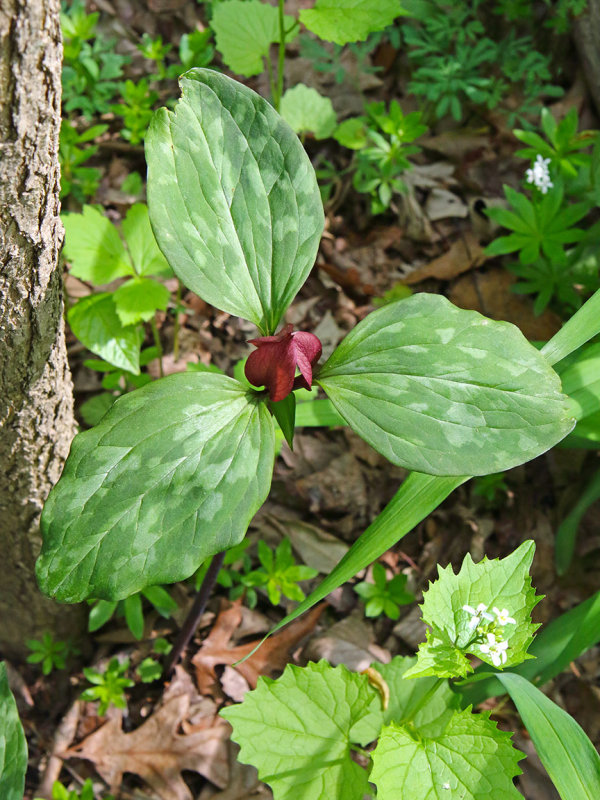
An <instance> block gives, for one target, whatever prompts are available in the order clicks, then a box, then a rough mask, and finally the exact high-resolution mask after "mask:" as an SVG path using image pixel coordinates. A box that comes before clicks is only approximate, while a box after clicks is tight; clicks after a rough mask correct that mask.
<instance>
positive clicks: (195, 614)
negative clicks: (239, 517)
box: [164, 551, 225, 678]
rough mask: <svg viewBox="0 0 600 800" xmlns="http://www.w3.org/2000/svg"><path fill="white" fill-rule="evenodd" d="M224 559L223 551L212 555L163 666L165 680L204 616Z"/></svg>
mask: <svg viewBox="0 0 600 800" xmlns="http://www.w3.org/2000/svg"><path fill="white" fill-rule="evenodd" d="M224 559H225V551H223V552H222V553H217V554H216V555H214V556H213V558H212V561H211V562H210V566H209V568H208V570H207V572H206V575H205V576H204V580H203V581H202V586H201V587H200V589H199V590H198V594H197V595H196V599H195V600H194V602H193V604H192V607H191V608H190V610H189V613H188V615H187V617H186V619H185V622H184V623H183V626H182V628H181V630H180V632H179V636H178V637H177V641H176V642H175V644H174V645H173V649H172V650H171V652H170V653H169V658H168V660H167V663H166V664H165V673H164V674H165V677H166V678H168V677H169V676H170V675H171V673H172V671H173V670H174V669H175V665H176V664H177V663H178V661H179V659H180V658H181V656H182V655H183V653H184V651H185V650H186V648H187V646H188V644H189V643H190V641H191V638H192V636H193V635H194V633H195V632H196V629H197V627H198V625H199V624H200V619H201V618H202V615H203V614H204V610H205V608H206V604H207V602H208V598H209V597H210V595H211V593H212V590H213V589H214V586H215V583H216V582H217V575H218V574H219V571H220V569H221V567H222V566H223V560H224Z"/></svg>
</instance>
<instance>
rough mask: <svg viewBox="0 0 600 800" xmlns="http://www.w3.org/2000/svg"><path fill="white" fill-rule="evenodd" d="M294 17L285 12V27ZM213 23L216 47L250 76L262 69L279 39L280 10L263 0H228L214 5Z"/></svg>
mask: <svg viewBox="0 0 600 800" xmlns="http://www.w3.org/2000/svg"><path fill="white" fill-rule="evenodd" d="M293 24H294V18H293V17H289V16H287V14H286V15H285V16H284V30H286V31H287V30H288V29H289V28H290V26H291V25H293ZM210 26H211V28H212V29H213V30H214V32H215V42H216V45H217V49H218V50H219V51H220V53H221V55H222V56H223V61H224V62H225V63H226V64H227V66H228V67H229V68H230V69H231V70H233V72H237V73H238V75H244V76H245V77H246V78H249V77H250V76H251V75H258V74H259V73H260V72H262V71H263V69H264V68H265V67H264V63H263V59H264V58H269V49H270V47H271V45H272V44H274V43H275V42H278V41H279V14H278V11H277V7H276V6H272V5H269V3H265V2H263V0H226V1H225V2H220V3H218V4H216V5H215V7H214V10H213V15H212V19H211V21H210Z"/></svg>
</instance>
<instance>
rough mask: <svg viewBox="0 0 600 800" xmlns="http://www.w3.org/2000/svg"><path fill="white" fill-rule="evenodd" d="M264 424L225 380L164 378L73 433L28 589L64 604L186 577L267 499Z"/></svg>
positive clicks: (267, 426)
mask: <svg viewBox="0 0 600 800" xmlns="http://www.w3.org/2000/svg"><path fill="white" fill-rule="evenodd" d="M273 439H274V433H273V422H272V419H271V415H270V414H269V412H268V410H267V408H266V406H265V404H264V403H261V402H258V401H257V400H256V399H255V397H254V396H253V395H251V394H248V393H247V392H246V390H245V389H244V388H243V387H242V386H241V385H240V384H239V383H238V382H237V381H235V380H233V379H232V378H228V377H226V376H224V375H215V374H211V373H205V372H199V373H182V374H177V375H170V376H169V377H167V378H163V379H161V380H159V381H156V382H154V383H151V384H148V385H146V386H144V387H143V388H142V389H138V390H136V391H135V392H132V393H131V394H128V395H125V396H123V397H121V398H120V399H119V400H117V401H116V403H115V404H114V406H113V407H112V408H111V409H110V411H109V412H108V413H107V414H106V416H105V417H104V418H103V419H102V420H101V422H100V423H99V424H98V425H97V426H96V427H95V428H92V429H91V430H89V431H86V432H84V433H80V434H78V436H76V437H75V439H74V441H73V446H72V448H71V453H70V455H69V458H68V460H67V463H66V465H65V469H64V472H63V475H62V477H61V479H60V480H59V482H58V483H57V484H56V486H55V487H54V489H53V490H52V491H51V493H50V496H49V498H48V501H47V502H46V505H45V507H44V512H43V515H42V533H43V540H44V541H43V547H42V553H41V555H40V558H39V559H38V563H37V575H38V581H39V583H40V586H41V588H42V591H44V592H45V593H46V594H48V595H50V596H52V597H55V598H56V599H58V600H61V601H63V602H77V601H79V600H82V599H84V598H86V597H101V598H104V599H106V600H119V599H121V598H124V597H128V596H129V595H131V594H133V593H134V592H137V591H140V590H142V589H144V588H145V587H147V586H153V585H155V584H162V583H172V582H174V581H179V580H183V579H185V578H188V577H189V576H190V575H191V574H192V573H193V572H195V571H196V569H197V568H198V567H199V566H200V564H202V562H203V561H204V560H205V559H206V558H208V557H210V556H212V555H214V554H215V553H217V552H219V551H221V550H225V549H227V548H229V547H232V546H233V545H235V544H237V543H238V542H239V541H241V539H242V538H243V536H244V534H245V533H246V530H247V527H248V524H249V522H250V520H251V519H252V517H253V515H254V514H255V512H256V511H257V510H258V508H260V506H261V504H262V503H263V501H264V500H265V498H266V496H267V493H268V491H269V487H270V484H271V473H272V467H273V457H274V456H273V447H274V445H273Z"/></svg>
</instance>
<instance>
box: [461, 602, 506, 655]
mask: <svg viewBox="0 0 600 800" xmlns="http://www.w3.org/2000/svg"><path fill="white" fill-rule="evenodd" d="M463 611H466V612H467V613H468V614H470V615H471V619H470V620H469V628H470V629H471V630H474V629H475V628H477V629H480V630H479V633H481V634H482V635H485V638H486V640H487V641H485V642H483V643H482V644H480V645H479V649H480V650H481V652H482V653H483V654H484V655H486V656H488V657H489V658H491V659H492V664H493V665H494V666H495V667H500V666H502V664H506V660H507V655H506V651H507V650H508V642H505V641H504V639H503V637H502V632H501V631H498V630H495V632H494V631H490V630H484V628H488V627H493V628H494V629H496V628H497V626H500V627H501V628H503V627H504V626H505V625H516V624H517V621H516V620H515V619H513V617H511V616H510V615H509V611H508V609H507V608H503V609H499V608H497V607H496V606H494V607H493V609H492V611H493V612H494V613H493V614H490V613H489V611H488V606H486V605H485V603H479V605H478V606H477V608H473V606H467V605H465V606H463ZM494 615H495V616H494ZM490 623H493V624H492V625H490Z"/></svg>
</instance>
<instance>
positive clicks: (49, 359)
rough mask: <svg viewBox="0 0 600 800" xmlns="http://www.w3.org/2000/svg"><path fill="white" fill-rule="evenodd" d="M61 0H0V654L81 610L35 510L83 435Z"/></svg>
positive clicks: (66, 625)
mask: <svg viewBox="0 0 600 800" xmlns="http://www.w3.org/2000/svg"><path fill="white" fill-rule="evenodd" d="M59 10H60V6H59V0H2V3H1V5H0V564H1V569H2V571H1V575H0V657H1V656H9V657H17V658H18V657H22V656H23V655H24V654H25V653H26V652H27V648H26V646H25V641H26V640H27V639H30V638H39V636H40V634H41V633H43V632H44V631H51V632H53V633H54V634H55V635H56V636H57V637H60V638H66V637H67V636H69V635H75V636H77V635H79V634H80V632H81V630H82V624H83V617H84V609H83V608H81V607H73V606H59V605H58V604H56V603H54V602H52V601H50V600H47V599H46V598H44V597H43V596H42V595H41V594H40V592H39V590H38V588H37V584H36V581H35V575H34V562H35V558H36V555H37V553H38V551H39V546H40V538H39V530H38V524H39V515H40V511H41V509H42V506H43V504H44V501H45V499H46V497H47V495H48V492H49V490H50V487H51V486H52V484H53V483H55V482H56V481H57V480H58V477H59V476H60V473H61V470H62V467H63V464H64V460H65V458H66V456H67V453H68V450H69V445H70V443H71V439H72V438H73V435H74V433H75V423H74V417H73V395H72V384H71V376H70V372H69V367H68V363H67V354H66V347H65V339H64V323H63V316H62V315H63V300H62V280H61V274H60V271H59V268H58V254H59V250H60V245H61V242H62V235H63V231H62V226H61V223H60V219H59V216H58V214H59V210H60V206H59V181H60V173H59V166H58V135H59V130H60V116H61V115H60V98H61V60H62V43H61V33H60V21H59Z"/></svg>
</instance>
